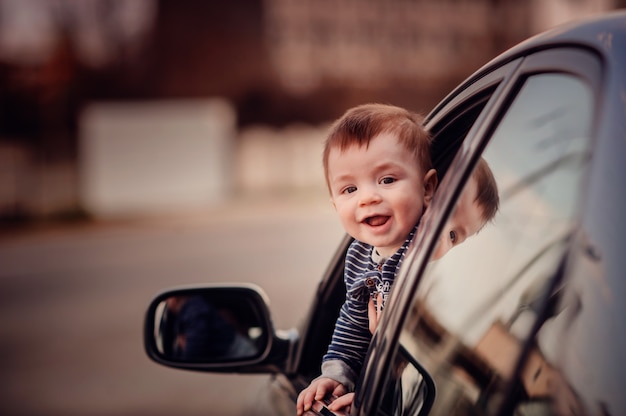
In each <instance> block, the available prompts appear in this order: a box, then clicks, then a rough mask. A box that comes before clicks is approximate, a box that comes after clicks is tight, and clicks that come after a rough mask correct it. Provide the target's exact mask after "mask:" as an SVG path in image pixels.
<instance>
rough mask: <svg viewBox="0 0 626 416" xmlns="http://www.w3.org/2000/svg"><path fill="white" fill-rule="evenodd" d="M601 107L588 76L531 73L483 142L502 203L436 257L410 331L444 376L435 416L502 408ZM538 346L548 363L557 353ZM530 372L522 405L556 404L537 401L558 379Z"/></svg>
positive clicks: (408, 345)
mask: <svg viewBox="0 0 626 416" xmlns="http://www.w3.org/2000/svg"><path fill="white" fill-rule="evenodd" d="M592 110H593V96H592V92H591V90H590V88H589V87H588V86H587V84H585V83H583V82H582V81H581V80H580V79H578V78H575V77H573V76H570V75H565V74H540V75H535V76H532V77H529V78H528V79H526V81H525V82H524V83H523V85H522V86H521V88H520V89H519V90H518V93H517V96H516V98H515V100H514V101H513V102H512V104H511V106H510V107H509V108H508V110H507V113H506V115H505V116H504V118H503V119H502V121H501V122H500V124H499V126H498V127H497V129H496V130H495V132H494V134H493V136H492V138H491V141H490V143H489V144H488V146H487V148H486V149H485V152H484V153H483V157H484V158H485V159H486V160H487V162H488V163H489V165H490V167H491V168H492V170H493V173H494V176H495V178H496V181H497V183H498V189H499V192H500V211H499V212H498V214H497V215H496V217H495V219H494V221H493V223H491V224H488V225H487V226H486V227H485V228H484V229H483V230H482V231H481V232H480V233H479V234H478V235H477V236H474V237H472V238H470V239H468V240H467V241H466V242H465V243H463V244H462V245H460V246H458V247H455V248H454V249H453V250H451V251H450V252H449V253H448V254H446V255H445V256H444V257H443V258H441V259H440V260H437V261H433V262H431V263H430V265H429V268H428V271H427V273H426V276H425V278H424V279H423V281H422V284H421V285H420V289H419V292H418V294H417V296H416V303H415V305H414V310H413V314H412V315H411V317H409V319H407V321H406V323H405V326H404V328H403V330H402V334H401V343H402V345H403V347H404V348H405V349H406V350H407V351H409V353H410V354H411V355H413V356H414V357H415V358H416V359H417V361H418V362H420V363H421V364H422V365H423V366H424V367H425V369H426V370H427V371H428V372H429V373H430V374H431V375H432V376H433V378H434V379H435V382H436V386H437V400H436V401H435V403H434V407H433V412H434V414H446V415H447V414H476V413H482V412H484V411H488V410H493V408H494V407H495V406H497V405H498V403H499V397H501V394H502V393H503V389H504V388H505V386H506V385H507V382H508V381H509V380H511V378H512V376H513V372H514V368H515V364H516V360H517V358H518V357H519V354H520V352H521V348H522V342H523V340H524V339H525V338H526V337H527V335H528V333H529V331H530V329H531V326H532V324H533V323H534V321H535V319H536V317H537V313H538V307H539V302H540V300H541V299H542V298H543V296H544V295H545V290H546V285H547V283H548V281H549V279H550V278H552V277H553V276H554V275H555V273H556V270H557V268H558V266H559V264H560V262H561V260H562V257H563V254H564V251H565V245H566V243H567V241H568V239H569V237H570V235H571V233H572V230H573V228H574V226H575V221H576V214H577V213H576V212H575V210H574V208H573V207H575V206H576V204H575V203H576V202H577V200H578V198H579V197H580V194H579V193H580V185H581V181H582V178H583V173H584V172H583V171H584V168H585V166H586V163H587V160H588V157H587V147H588V142H589V136H590V129H591V115H592ZM553 312H554V314H555V315H556V316H555V317H554V318H553V320H555V321H556V320H558V315H559V311H553ZM547 324H549V323H547ZM546 342H548V341H547V340H546ZM534 354H535V355H534V356H533V357H531V358H532V359H534V360H540V361H541V362H542V363H545V364H546V366H547V365H548V364H549V362H550V360H551V359H552V358H553V357H549V356H546V355H545V354H544V353H543V351H541V350H540V349H537V350H536V351H535V352H534ZM521 378H522V379H521V380H516V382H518V383H519V394H520V400H519V403H518V405H517V409H518V410H520V411H521V410H529V407H530V406H534V408H533V409H534V410H536V407H539V408H542V407H545V406H547V405H548V403H546V402H543V401H542V400H538V399H543V398H545V397H548V394H549V392H548V391H547V389H548V384H549V383H546V381H545V379H543V378H542V377H539V375H538V374H534V373H532V374H531V373H528V372H523V374H522V376H521ZM407 380H410V379H409V378H407ZM407 383H408V381H407V382H405V384H407ZM542 383H543V384H542ZM403 388H408V389H410V388H411V387H410V386H407V385H405V386H403ZM522 399H524V400H522Z"/></svg>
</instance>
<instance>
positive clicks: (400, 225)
mask: <svg viewBox="0 0 626 416" xmlns="http://www.w3.org/2000/svg"><path fill="white" fill-rule="evenodd" d="M426 177H427V179H426V180H427V183H426V184H425V182H424V181H425V177H424V173H423V172H422V169H421V168H420V167H418V166H417V164H416V163H415V158H414V156H413V154H412V153H411V152H408V151H406V149H405V148H404V146H402V145H401V144H400V143H399V141H398V138H397V137H396V136H395V135H393V134H390V133H381V134H380V135H378V136H376V137H374V138H372V140H371V141H370V143H369V146H367V147H365V146H361V147H359V146H357V145H352V146H350V147H348V148H347V149H345V150H344V151H341V150H340V149H339V148H333V149H331V150H330V153H329V155H328V182H329V187H330V191H331V199H332V202H333V205H334V206H335V209H336V210H337V213H338V214H339V219H340V220H341V223H342V225H343V227H344V229H345V230H346V232H347V233H348V234H350V235H351V236H352V237H354V238H356V239H357V240H359V241H362V242H365V243H367V244H370V245H372V246H374V247H376V249H377V250H378V252H379V253H380V254H381V255H382V256H385V257H388V256H391V255H393V254H394V253H395V252H396V251H397V250H398V249H399V248H400V246H402V243H404V241H405V239H406V237H407V236H408V234H409V233H410V232H411V230H412V229H413V227H414V226H415V224H417V221H418V220H419V218H420V217H421V215H422V212H423V209H424V207H425V206H426V205H427V204H428V203H429V202H430V200H431V198H432V194H433V192H434V187H435V186H436V179H434V178H435V177H436V174H435V171H434V170H431V171H429V172H428V173H426Z"/></svg>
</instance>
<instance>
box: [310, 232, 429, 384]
mask: <svg viewBox="0 0 626 416" xmlns="http://www.w3.org/2000/svg"><path fill="white" fill-rule="evenodd" d="M416 230H417V226H416V227H415V228H413V230H412V231H411V233H410V234H409V236H408V237H407V239H406V241H405V242H404V244H402V247H400V248H399V249H398V251H397V252H396V253H395V254H393V255H392V256H391V257H390V258H388V259H384V258H381V257H380V256H379V255H378V253H376V252H375V251H374V250H373V247H372V246H371V245H369V244H365V243H363V242H361V241H358V240H355V241H353V242H352V244H351V245H350V247H349V248H348V251H347V253H346V265H345V269H344V281H345V284H346V292H347V293H346V300H345V302H344V304H343V305H342V307H341V310H340V312H339V318H337V323H336V324H335V330H334V332H333V336H332V340H331V343H330V345H329V346H328V351H327V353H326V355H324V358H323V360H322V377H329V378H332V379H335V380H337V381H339V382H341V383H342V384H344V385H346V387H347V388H348V390H352V389H353V388H354V381H355V380H356V377H357V376H358V374H359V373H360V371H361V367H362V365H363V361H364V360H365V355H366V354H367V350H368V348H369V344H370V341H371V339H372V334H371V333H370V331H369V319H368V316H367V304H368V301H369V299H370V297H373V298H374V299H375V296H374V295H376V294H377V293H380V294H382V296H383V305H384V304H385V301H386V300H387V297H388V296H389V292H390V290H391V286H392V285H393V282H394V279H395V278H396V274H397V271H398V268H399V267H400V264H401V263H402V260H403V259H404V254H405V252H406V249H407V247H408V245H409V243H410V242H411V240H412V239H413V236H414V235H415V231H416Z"/></svg>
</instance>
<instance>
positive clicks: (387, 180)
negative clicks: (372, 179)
mask: <svg viewBox="0 0 626 416" xmlns="http://www.w3.org/2000/svg"><path fill="white" fill-rule="evenodd" d="M395 181H396V180H395V179H394V178H392V177H391V176H385V177H384V178H382V179H381V180H380V183H382V184H385V185H389V184H390V183H394V182H395Z"/></svg>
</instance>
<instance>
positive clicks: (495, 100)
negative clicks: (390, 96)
mask: <svg viewBox="0 0 626 416" xmlns="http://www.w3.org/2000/svg"><path fill="white" fill-rule="evenodd" d="M560 46H561V47H560V48H558V49H555V48H547V49H544V50H538V51H531V52H532V53H531V54H529V55H528V56H525V57H523V58H520V59H518V60H516V61H513V62H509V63H507V64H506V65H504V66H503V67H500V68H497V69H494V70H493V72H491V73H489V74H482V75H480V76H479V77H478V80H477V81H476V83H473V84H470V85H469V86H468V85H467V84H464V85H466V87H465V89H460V90H456V91H455V92H454V96H453V97H451V98H446V100H445V101H446V104H444V105H440V106H439V107H437V108H436V109H435V110H434V114H431V115H429V116H428V118H427V120H428V121H427V127H429V128H431V129H433V130H434V131H435V135H437V134H438V133H439V132H441V131H443V130H439V131H437V129H436V126H437V123H438V122H441V120H443V119H444V118H445V116H446V115H447V114H449V113H451V112H452V111H454V110H455V109H457V108H458V107H459V106H461V105H466V104H467V103H468V102H470V100H471V98H472V97H475V96H476V94H477V93H478V92H480V91H483V90H484V88H489V85H493V84H491V83H492V82H493V81H494V79H492V78H491V76H494V77H496V81H497V80H499V81H497V82H500V84H499V85H498V87H497V89H496V91H495V92H494V93H493V95H492V96H491V97H490V99H489V103H487V105H486V106H485V108H484V109H483V111H482V113H481V114H480V115H479V117H478V119H476V121H475V123H474V124H473V125H472V128H471V129H470V131H469V133H468V134H467V136H466V137H465V139H464V141H463V143H462V145H461V147H460V149H459V151H458V153H457V155H456V156H455V158H454V161H453V162H452V164H451V166H450V168H451V170H452V171H453V173H452V174H449V175H446V176H445V178H444V180H443V181H442V183H441V185H440V186H441V188H440V189H442V192H441V193H440V194H439V195H438V198H436V200H434V201H433V205H432V208H433V210H434V212H436V215H433V218H432V219H431V220H430V221H428V223H426V224H424V227H423V228H422V230H420V232H419V233H418V235H417V236H416V241H415V244H414V245H413V246H414V249H413V250H412V252H411V253H410V254H409V255H408V256H407V259H406V261H405V266H404V267H403V268H402V270H401V271H400V273H399V275H398V279H397V281H396V285H395V286H394V294H395V296H393V297H392V298H391V299H390V300H391V302H390V303H391V304H390V305H389V307H388V309H387V311H388V312H387V313H386V314H384V315H383V317H382V319H381V321H380V323H379V330H378V331H377V333H376V335H375V336H374V338H373V340H372V345H371V347H370V352H369V353H368V357H367V359H366V363H365V365H364V369H365V371H364V372H363V374H362V376H361V379H360V380H359V384H358V387H357V392H356V395H355V401H354V408H355V412H353V414H362V415H365V414H375V412H376V411H377V406H378V403H379V402H380V401H381V399H382V394H383V391H384V386H385V384H386V383H387V374H386V370H385V366H388V365H389V363H391V362H392V360H393V359H394V356H395V354H396V352H397V349H398V346H399V345H400V343H399V334H400V331H401V328H402V325H403V324H404V318H405V316H406V314H407V313H408V311H409V309H410V307H411V305H412V304H413V298H414V293H415V292H416V290H417V286H418V284H419V281H420V278H421V276H422V274H423V273H424V270H425V267H426V264H427V261H428V258H429V256H430V252H431V251H432V250H433V249H434V245H435V237H434V236H436V235H438V234H439V232H441V230H442V228H443V226H444V224H445V221H446V220H447V217H448V216H449V215H450V213H451V211H452V209H453V207H454V201H456V199H457V198H458V196H459V195H460V193H461V191H462V188H463V186H464V184H465V182H466V181H467V179H468V177H469V176H470V173H471V170H472V169H473V167H474V165H475V163H476V162H477V160H478V159H479V158H480V157H481V155H482V153H483V151H484V148H485V146H486V145H487V143H488V142H489V140H490V139H491V136H492V134H493V132H494V130H495V128H496V127H497V126H498V125H499V123H500V121H501V120H502V117H503V115H504V114H505V113H506V111H507V110H508V108H509V105H510V103H511V102H512V100H513V99H514V98H515V96H516V94H517V92H518V91H519V88H520V86H521V85H522V84H523V81H524V80H525V79H526V78H527V77H528V76H530V75H532V74H537V73H550V72H551V73H567V74H570V75H573V76H576V77H579V78H581V79H583V80H584V81H585V82H588V83H590V84H591V87H592V91H593V92H594V100H595V102H596V103H599V102H600V100H599V97H598V94H599V93H598V91H600V86H601V83H602V70H603V69H602V61H601V59H599V57H600V54H598V53H596V52H595V51H593V50H591V49H589V48H586V47H579V46H575V45H560ZM563 46H566V47H563ZM505 67H507V68H510V69H509V70H508V71H503V68H505ZM481 87H482V89H481ZM494 108H495V109H496V110H493V109H494ZM598 113H599V112H598V111H596V113H595V114H594V115H593V118H592V126H591V131H592V137H593V136H594V134H593V132H595V131H596V130H597V122H596V120H597V117H598ZM581 196H582V195H581ZM534 335H535V334H534V333H532V334H531V337H529V338H528V339H527V342H526V345H529V344H530V343H531V342H532V337H534ZM524 358H525V356H524V355H522V356H520V362H519V363H518V366H522V365H523V362H522V361H523V359H524Z"/></svg>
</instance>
